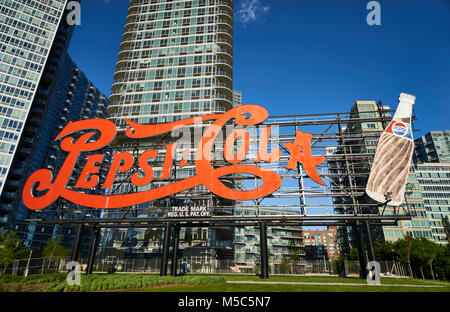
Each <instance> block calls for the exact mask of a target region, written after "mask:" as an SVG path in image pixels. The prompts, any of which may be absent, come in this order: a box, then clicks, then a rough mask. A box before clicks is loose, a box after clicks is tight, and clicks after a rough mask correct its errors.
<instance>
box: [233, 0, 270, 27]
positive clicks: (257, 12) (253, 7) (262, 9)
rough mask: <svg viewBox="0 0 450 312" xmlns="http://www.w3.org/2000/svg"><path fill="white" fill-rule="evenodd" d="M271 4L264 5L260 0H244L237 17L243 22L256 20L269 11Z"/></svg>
mask: <svg viewBox="0 0 450 312" xmlns="http://www.w3.org/2000/svg"><path fill="white" fill-rule="evenodd" d="M269 10H270V6H264V5H262V4H261V2H260V1H259V0H242V3H241V5H240V8H239V10H238V11H237V18H238V20H239V21H240V22H242V23H243V24H247V23H250V22H255V21H256V20H258V19H259V18H261V17H262V16H263V15H264V14H266V13H268V12H269Z"/></svg>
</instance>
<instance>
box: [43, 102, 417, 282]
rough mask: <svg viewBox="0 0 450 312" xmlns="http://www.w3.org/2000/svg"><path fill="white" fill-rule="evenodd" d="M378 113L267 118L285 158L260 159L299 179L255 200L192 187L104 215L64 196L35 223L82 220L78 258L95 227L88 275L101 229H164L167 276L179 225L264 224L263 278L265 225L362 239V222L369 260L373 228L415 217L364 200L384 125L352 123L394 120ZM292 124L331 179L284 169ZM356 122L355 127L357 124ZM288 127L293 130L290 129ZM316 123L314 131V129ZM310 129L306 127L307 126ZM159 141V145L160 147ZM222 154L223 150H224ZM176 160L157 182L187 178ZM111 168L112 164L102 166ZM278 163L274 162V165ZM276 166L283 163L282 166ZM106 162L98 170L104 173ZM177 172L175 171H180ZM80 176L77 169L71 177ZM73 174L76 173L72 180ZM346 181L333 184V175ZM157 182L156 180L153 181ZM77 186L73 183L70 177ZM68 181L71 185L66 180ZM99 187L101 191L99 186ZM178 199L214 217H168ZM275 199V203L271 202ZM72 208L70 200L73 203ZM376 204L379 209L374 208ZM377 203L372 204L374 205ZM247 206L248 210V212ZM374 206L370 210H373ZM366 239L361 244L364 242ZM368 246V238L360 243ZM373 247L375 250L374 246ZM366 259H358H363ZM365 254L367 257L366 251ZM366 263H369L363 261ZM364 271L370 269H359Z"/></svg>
mask: <svg viewBox="0 0 450 312" xmlns="http://www.w3.org/2000/svg"><path fill="white" fill-rule="evenodd" d="M365 113H374V115H376V117H367V118H361V117H359V116H355V115H354V113H351V112H344V113H324V114H307V115H285V116H272V117H269V118H268V119H267V120H266V121H265V122H264V123H262V124H261V125H262V126H270V127H272V128H277V129H278V131H279V133H278V135H276V136H274V137H271V138H270V143H271V144H272V146H277V147H279V148H280V149H281V150H282V156H281V159H280V161H279V162H278V163H275V164H272V163H268V164H262V165H261V166H263V167H267V168H268V169H271V170H278V173H279V175H280V176H281V177H282V178H283V181H290V182H292V181H294V182H295V183H293V184H292V183H291V184H289V183H284V182H283V184H282V186H281V187H280V188H279V189H278V190H277V191H275V192H274V193H272V194H270V195H268V196H266V197H264V198H260V199H257V200H254V201H251V202H231V201H226V200H225V201H224V200H221V199H218V198H217V196H215V195H214V194H212V193H211V192H209V191H208V190H207V189H204V188H203V189H202V188H194V189H191V190H188V191H185V192H183V193H181V194H174V195H171V196H170V197H169V198H166V199H164V200H158V201H154V202H152V203H151V204H148V205H145V207H142V206H143V205H138V206H132V207H128V208H121V209H113V210H107V211H106V210H104V211H102V213H99V211H98V209H92V208H82V207H78V206H71V208H70V209H68V205H67V203H66V202H65V201H63V200H59V201H58V202H57V203H56V204H54V205H53V206H52V207H51V208H49V209H46V210H45V212H44V214H46V215H48V216H51V217H49V218H40V219H37V220H35V221H38V222H41V223H44V224H59V225H61V226H62V227H73V226H75V225H77V226H78V232H77V237H76V240H75V244H74V249H73V258H74V259H76V256H77V254H78V248H79V240H80V235H81V229H82V227H93V228H94V229H95V230H94V239H93V242H94V243H93V244H92V249H91V255H90V257H89V259H90V261H89V264H88V270H87V272H88V274H89V273H90V272H92V266H93V260H94V257H95V251H96V248H97V246H96V245H97V243H98V235H99V233H100V232H99V229H101V228H154V227H164V229H165V231H164V245H163V255H162V267H161V275H166V274H167V260H168V253H169V240H170V236H171V235H170V232H171V228H173V229H174V231H173V234H174V236H173V242H174V245H173V250H174V252H173V255H174V257H175V258H174V259H173V260H174V261H172V263H175V264H176V253H177V248H178V240H179V229H180V227H228V226H233V227H243V226H259V227H260V231H261V236H260V237H261V241H260V243H261V248H260V251H261V263H262V266H261V276H262V277H263V278H267V276H268V269H267V267H268V258H267V234H266V232H265V231H266V229H267V226H295V227H299V226H326V225H331V226H352V227H354V228H355V230H356V233H357V236H358V237H359V238H360V239H361V241H362V230H363V226H364V227H365V229H366V235H367V243H368V245H369V258H373V259H374V258H375V255H374V252H373V246H372V248H370V247H371V245H372V239H371V237H370V226H375V225H377V226H392V225H395V224H397V222H398V221H399V220H410V219H411V218H412V217H414V216H415V210H414V206H411V205H408V204H406V205H403V206H401V207H398V209H394V210H393V212H392V213H390V214H388V215H385V214H384V211H385V209H386V205H385V206H384V209H383V211H382V213H379V212H378V211H379V209H378V208H379V205H377V204H375V203H374V202H370V201H369V202H368V201H367V200H366V199H364V188H365V185H358V181H361V180H362V181H364V179H367V177H368V175H369V169H370V164H371V161H372V158H373V154H372V153H368V152H367V151H366V150H365V149H364V146H365V144H366V143H365V140H375V141H376V140H377V139H378V137H379V135H380V133H381V132H380V131H371V132H363V131H356V132H352V131H351V130H349V129H355V127H350V125H353V126H355V125H359V126H361V125H362V124H366V123H380V124H381V125H383V128H384V126H385V125H386V124H387V123H388V122H389V121H390V120H391V119H392V117H390V116H389V115H388V114H386V111H383V112H382V107H381V106H379V110H378V111H373V112H365ZM292 128H293V129H294V130H295V131H297V130H302V131H305V132H310V133H312V134H313V140H312V144H311V146H312V154H313V155H321V154H324V155H325V162H324V163H323V164H322V165H320V166H319V167H318V168H317V169H318V172H319V176H320V177H322V178H326V179H325V181H327V182H329V183H327V185H326V186H321V185H317V184H313V183H310V181H309V178H308V175H307V174H305V173H304V172H303V170H302V167H301V166H297V171H294V170H289V169H280V168H285V166H286V164H287V161H288V154H287V153H286V152H287V151H286V150H285V149H284V147H283V145H284V144H285V143H287V142H292V141H294V139H295V131H291V130H292ZM356 128H358V127H356ZM286 129H289V133H287V134H286V132H287V131H286ZM311 129H312V131H311ZM308 130H309V131H308ZM167 139H168V137H167V135H166V136H162V137H161V142H160V143H156V142H155V141H154V140H153V141H151V142H150V141H144V142H142V141H139V140H130V141H128V142H127V144H126V146H125V145H111V146H108V147H106V148H104V149H103V152H104V153H106V154H112V153H114V152H121V151H128V152H130V151H133V153H134V154H135V155H139V154H140V153H141V151H142V150H146V149H150V148H151V149H155V148H158V149H164V147H165V145H164V144H163V142H165V140H167ZM257 139H258V137H257V135H255V137H254V138H252V140H253V141H251V142H250V152H249V154H252V153H254V152H255V150H256V144H257V143H256V142H257ZM155 146H156V147H155ZM219 152H220V151H219ZM176 162H177V160H176V159H174V166H173V171H174V172H173V174H172V177H171V178H170V179H169V180H162V181H157V182H160V183H171V182H174V181H178V180H180V179H182V178H181V177H180V170H181V169H179V168H178V169H177V165H176ZM212 163H213V166H214V167H220V166H223V165H224V164H225V160H220V159H217V160H214V161H212ZM241 163H242V164H251V165H255V162H254V159H251V158H250V157H248V159H247V158H246V159H245V160H243V161H242V162H241ZM332 164H339V168H338V169H339V170H334V171H333V170H330V166H332ZM152 165H154V167H155V168H158V166H159V167H162V165H163V164H162V162H161V160H158V159H157V160H156V162H154V163H153V164H152ZM190 165H191V167H193V166H192V165H193V161H192V160H190V161H188V162H187V165H186V167H185V168H188V169H189V168H190ZM104 166H109V164H104ZM274 166H276V167H275V168H274ZM277 168H278V169H277ZM103 169H104V168H101V169H100V172H102V170H103ZM137 170H139V169H138V167H136V168H133V169H132V170H130V171H129V172H127V173H126V174H122V175H119V176H118V179H116V182H115V187H114V188H113V189H112V190H111V194H114V193H116V192H120V190H124V189H125V190H127V191H128V192H130V191H131V192H133V191H134V192H135V191H136V189H135V187H134V188H133V186H132V184H131V182H130V179H131V176H132V174H133V173H134V172H136V171H137ZM177 170H178V173H177ZM77 174H79V172H78V173H77V171H75V172H74V177H76V175H77ZM75 180H76V179H73V181H75ZM337 180H338V181H342V183H339V184H336V183H335V182H334V181H337ZM229 181H231V182H230V183H233V184H234V186H235V187H237V188H241V189H247V188H249V187H251V186H255V187H257V186H258V178H257V177H255V176H248V175H243V174H235V175H233V176H232V177H230V180H229ZM152 183H156V182H155V181H153V182H152ZM72 185H73V183H72ZM68 187H69V188H70V187H71V186H70V184H69V186H68ZM97 191H98V190H97ZM342 198H344V199H345V200H344V203H341V204H339V203H338V201H336V200H335V199H342ZM177 200H184V201H185V202H186V200H187V201H190V202H192V203H196V202H202V203H207V205H208V206H209V207H210V208H211V209H212V215H211V216H210V217H207V218H167V217H166V216H165V214H164V213H165V210H166V209H165V207H167V206H169V205H171V204H173V203H174V202H176V201H177ZM273 202H275V203H273ZM69 207H70V205H69ZM374 207H375V208H376V209H375V210H374V209H373V208H374ZM335 208H342V209H343V211H344V214H324V213H321V214H311V213H310V212H311V211H315V210H318V209H321V210H323V209H327V210H330V209H335ZM370 208H372V210H370ZM244 211H246V212H247V214H243V212H244ZM368 211H369V213H368ZM360 243H362V242H360ZM362 244H363V243H362ZM370 249H372V250H370ZM360 258H361V257H360ZM364 258H365V257H364ZM362 265H364V268H365V266H366V265H365V264H364V263H362ZM172 274H176V265H175V266H173V267H172ZM362 275H365V273H364V272H362Z"/></svg>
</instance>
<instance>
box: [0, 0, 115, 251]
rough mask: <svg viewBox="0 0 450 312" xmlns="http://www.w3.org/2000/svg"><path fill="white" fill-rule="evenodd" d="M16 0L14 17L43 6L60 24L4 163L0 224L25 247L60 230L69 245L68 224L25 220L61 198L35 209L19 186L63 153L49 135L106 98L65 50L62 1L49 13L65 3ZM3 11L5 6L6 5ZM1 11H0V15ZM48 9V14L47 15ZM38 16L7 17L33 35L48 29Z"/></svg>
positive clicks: (100, 110)
mask: <svg viewBox="0 0 450 312" xmlns="http://www.w3.org/2000/svg"><path fill="white" fill-rule="evenodd" d="M16 2H18V3H22V6H20V5H17V4H16V5H15V6H14V7H15V8H16V10H19V9H20V10H22V11H23V12H25V13H23V14H22V15H20V13H19V12H17V11H16V14H17V16H18V17H19V19H21V20H22V19H23V16H28V15H27V14H31V13H32V14H37V16H40V15H39V12H40V14H43V13H42V12H46V13H45V15H44V17H43V18H44V19H45V20H46V21H47V20H48V21H54V22H55V23H56V22H58V23H59V24H56V25H57V28H55V30H56V32H55V33H54V34H53V36H52V37H51V39H49V40H48V44H49V46H48V53H47V54H46V56H45V58H39V60H40V62H42V70H41V72H40V76H39V77H38V78H39V79H38V80H37V85H36V88H35V91H34V96H33V98H32V99H31V101H30V103H29V104H27V108H28V110H27V116H26V118H25V119H24V125H23V127H22V133H21V136H20V137H19V138H18V140H17V141H16V151H15V153H14V155H13V157H12V161H11V163H10V165H9V172H8V173H7V175H6V179H5V180H4V184H3V185H4V188H3V192H2V194H1V196H0V207H1V208H0V210H1V211H2V215H1V216H0V218H1V221H2V222H1V224H0V228H8V229H10V230H13V231H15V232H16V233H17V234H19V236H20V237H21V239H22V240H23V241H24V245H25V246H26V247H29V248H33V249H42V248H43V247H44V246H45V245H46V243H47V241H48V240H49V239H50V238H54V237H55V236H56V235H60V234H61V235H63V237H64V245H65V246H66V247H68V248H70V247H72V244H73V236H74V233H75V231H74V230H73V229H61V228H58V227H57V226H53V225H44V224H40V223H38V222H29V221H28V220H29V219H39V218H54V217H55V216H56V212H55V211H56V208H57V205H63V200H60V201H59V202H58V203H56V204H53V205H52V206H50V207H48V208H46V209H44V210H42V211H36V212H35V211H32V210H30V209H28V208H27V207H26V206H25V205H24V204H23V202H22V190H23V186H24V184H25V181H26V180H27V179H28V177H29V175H30V174H31V173H32V172H35V171H37V170H39V169H41V168H47V169H50V170H52V172H53V173H54V174H56V172H57V170H59V168H60V166H61V165H62V162H63V160H64V157H65V152H63V151H62V150H61V148H60V144H59V142H55V141H54V140H55V138H56V137H57V135H58V134H59V132H60V131H61V130H62V129H63V128H64V127H65V126H66V125H67V124H68V123H69V122H71V121H76V120H80V119H88V118H104V117H105V116H106V106H107V100H106V97H105V96H104V95H103V94H102V93H101V92H100V91H99V90H98V89H97V88H96V87H95V86H94V85H93V84H92V82H90V81H89V80H88V79H87V77H86V76H85V74H84V73H83V72H82V71H81V70H80V69H79V68H78V66H77V65H76V64H75V62H74V61H73V60H72V59H71V57H70V56H69V55H68V53H67V50H68V47H69V44H70V40H71V37H72V33H73V30H74V27H73V26H70V25H68V24H67V23H66V14H67V12H64V5H63V6H61V10H62V11H61V12H62V17H61V18H59V19H58V21H56V20H55V19H54V18H53V19H52V18H51V16H52V14H53V15H55V14H56V12H57V11H56V5H57V3H58V2H61V3H63V4H64V3H65V1H54V3H53V2H52V4H42V3H41V2H40V1H39V2H38V1H16ZM52 7H53V8H52ZM58 8H59V6H58ZM33 10H34V11H33ZM3 12H10V11H7V10H6V9H5V10H4V11H3ZM58 12H59V11H58ZM1 14H2V13H1V12H0V16H1ZM47 15H48V17H46V16H47ZM11 16H13V15H11ZM20 16H22V18H21V17H20ZM40 19H41V18H40V17H39V18H36V20H30V21H29V23H30V25H27V23H24V22H23V20H22V21H21V22H19V23H14V22H10V23H12V24H13V25H15V27H16V28H18V29H25V30H26V31H27V32H30V35H29V36H31V33H33V34H34V33H36V36H37V37H39V36H43V35H44V34H46V36H47V35H48V29H50V28H51V29H53V26H45V25H46V23H48V22H42V23H41V22H40ZM36 24H37V25H40V28H39V27H36V26H33V25H36ZM19 35H20V32H19V33H17V36H19ZM30 38H31V37H30ZM11 42H15V43H16V44H20V38H19V39H17V40H11ZM36 42H39V44H40V45H42V43H43V42H44V41H42V39H40V41H36ZM28 46H29V45H27V44H25V43H24V44H23V47H22V46H21V47H19V48H16V49H17V50H15V51H16V52H17V51H19V52H20V49H25V48H26V47H28ZM42 49H43V48H42V47H38V48H36V49H35V50H36V51H40V52H39V53H41V52H42ZM19 52H17V53H19ZM23 52H24V54H23V56H24V57H25V58H27V59H30V60H32V59H33V58H36V60H38V58H37V55H38V54H36V57H33V54H31V53H33V52H31V50H30V52H29V53H28V52H27V53H28V54H27V53H25V50H23ZM19 54H20V53H19ZM5 55H6V54H5ZM28 55H31V56H28ZM5 59H6V58H5ZM39 64H41V63H39ZM31 65H32V64H31ZM31 65H29V68H28V70H29V71H30V72H31V73H32V72H33V68H34V67H33V66H31ZM23 75H24V77H25V76H27V75H28V73H27V72H26V71H23ZM9 76H10V77H12V78H9V79H8V81H11V80H12V79H13V78H14V74H12V75H9ZM5 77H7V76H5ZM5 103H8V101H5V102H3V101H2V104H1V106H2V107H3V106H4V105H5ZM11 103H12V102H11ZM5 107H6V106H5ZM1 133H2V135H3V133H4V131H1ZM69 206H70V207H71V208H72V212H73V209H75V205H71V204H69V203H67V202H65V203H64V207H63V208H64V209H65V213H66V214H65V215H66V217H68V216H69V215H70V213H71V212H70V207H69ZM60 211H61V210H60ZM88 244H89V240H84V241H83V243H82V250H84V251H87V250H88V247H89V246H88ZM84 245H86V246H84Z"/></svg>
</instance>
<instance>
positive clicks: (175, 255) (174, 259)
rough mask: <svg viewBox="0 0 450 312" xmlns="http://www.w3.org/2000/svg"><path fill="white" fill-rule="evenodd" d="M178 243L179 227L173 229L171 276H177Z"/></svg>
mask: <svg viewBox="0 0 450 312" xmlns="http://www.w3.org/2000/svg"><path fill="white" fill-rule="evenodd" d="M179 242H180V227H179V226H174V227H173V246H172V268H171V275H172V276H177V264H178V245H179Z"/></svg>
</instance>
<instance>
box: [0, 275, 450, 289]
mask: <svg viewBox="0 0 450 312" xmlns="http://www.w3.org/2000/svg"><path fill="white" fill-rule="evenodd" d="M81 277H82V280H81V286H68V285H67V283H66V274H64V273H62V274H45V275H35V276H30V277H28V278H23V277H12V276H0V291H53V292H55V291H56V292H60V291H135V292H450V283H446V282H441V281H430V280H419V279H406V278H401V279H399V278H382V281H381V283H382V285H381V286H372V285H367V283H366V280H364V279H360V278H358V277H347V278H345V277H337V276H279V275H277V276H275V275H272V276H270V278H269V279H267V280H262V279H260V278H258V277H256V276H254V275H226V274H223V275H200V274H198V275H195V274H192V275H191V274H188V275H185V276H179V277H171V276H166V277H160V276H159V275H156V274H112V275H111V274H93V275H90V276H86V275H84V274H83V275H82V276H81ZM244 281H252V282H257V283H258V284H243V283H242V284H241V283H227V282H244ZM266 282H269V283H270V282H272V283H273V282H291V283H292V282H295V283H340V284H344V285H315V284H307V285H305V284H264V283H266ZM261 283H262V284H261ZM345 284H348V285H345ZM351 284H358V285H351ZM383 285H386V286H383ZM388 285H390V286H388ZM405 285H418V286H419V287H408V286H405ZM420 286H431V287H420Z"/></svg>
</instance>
